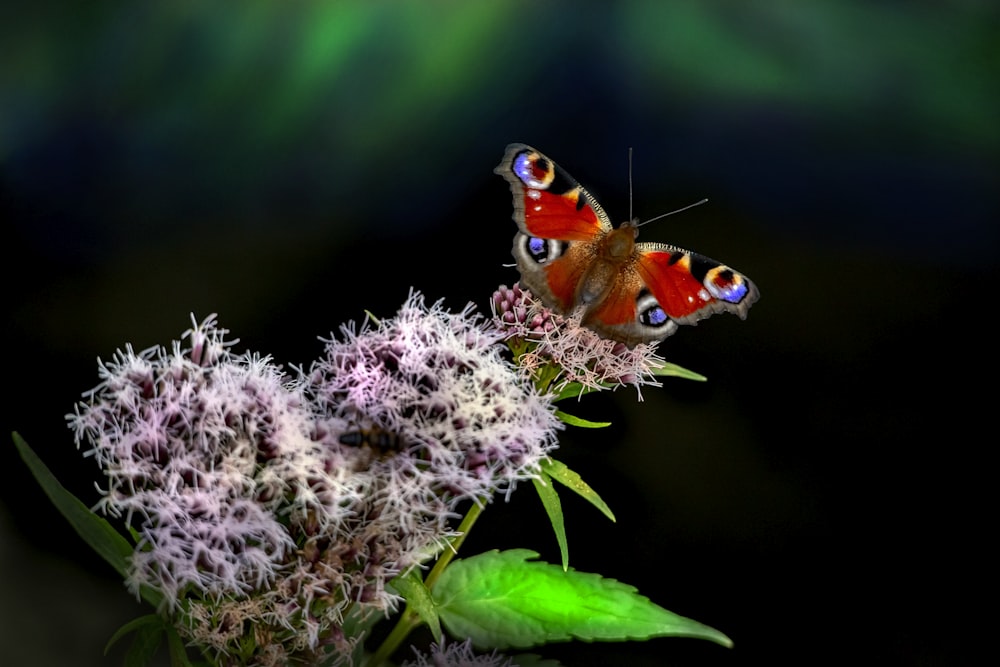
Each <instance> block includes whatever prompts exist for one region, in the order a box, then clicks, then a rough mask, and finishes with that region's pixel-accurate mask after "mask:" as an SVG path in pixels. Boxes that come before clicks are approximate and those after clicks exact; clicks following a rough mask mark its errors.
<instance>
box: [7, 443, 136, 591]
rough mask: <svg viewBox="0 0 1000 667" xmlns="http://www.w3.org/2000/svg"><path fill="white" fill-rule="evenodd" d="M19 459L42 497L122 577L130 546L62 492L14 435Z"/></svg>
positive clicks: (32, 453) (85, 507)
mask: <svg viewBox="0 0 1000 667" xmlns="http://www.w3.org/2000/svg"><path fill="white" fill-rule="evenodd" d="M12 436H13V438H14V444H15V445H16V446H17V450H18V452H20V454H21V458H22V459H23V460H24V462H25V463H26V464H27V466H28V468H29V469H30V470H31V474H33V475H34V476H35V479H36V480H38V483H39V485H41V487H42V489H43V490H44V491H45V494H46V495H47V496H48V497H49V500H51V501H52V504H53V505H55V506H56V509H58V510H59V512H60V513H61V514H62V515H63V516H64V517H66V520H67V521H69V522H70V525H72V526H73V528H74V530H76V532H77V533H78V534H79V535H80V537H82V538H83V540H84V541H85V542H86V543H87V544H89V545H90V548H92V549H93V550H94V551H96V552H97V553H98V554H99V555H100V556H101V558H103V559H104V560H106V561H107V562H108V563H110V564H111V567H113V568H115V571H117V572H118V574H120V575H121V576H123V577H124V576H125V566H126V563H127V560H128V558H129V557H130V556H131V555H132V546H131V545H130V544H129V543H128V540H126V539H125V538H124V537H122V536H121V535H120V534H119V533H118V531H116V530H115V529H114V527H113V526H112V525H111V524H110V523H108V522H107V521H106V520H105V519H103V518H101V517H99V516H97V515H96V514H94V513H93V512H92V511H90V508H88V507H87V506H86V505H84V504H83V503H82V502H80V500H79V499H78V498H77V497H76V496H74V495H73V494H72V493H70V492H69V491H67V490H66V487H64V486H63V485H62V484H60V483H59V480H57V479H56V478H55V475H53V474H52V471H51V470H49V469H48V467H47V466H46V465H45V464H44V463H42V460H41V459H40V458H38V456H37V455H36V454H35V452H34V451H32V449H31V447H30V446H29V445H28V443H27V442H25V441H24V439H23V438H21V436H20V435H19V434H18V433H16V432H15V433H13V434H12Z"/></svg>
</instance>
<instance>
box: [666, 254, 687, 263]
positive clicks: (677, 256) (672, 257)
mask: <svg viewBox="0 0 1000 667" xmlns="http://www.w3.org/2000/svg"><path fill="white" fill-rule="evenodd" d="M685 255H687V253H686V252H672V253H670V259H669V260H667V264H668V265H669V266H673V265H674V264H676V263H677V262H679V261H681V260H682V259H684V256H685Z"/></svg>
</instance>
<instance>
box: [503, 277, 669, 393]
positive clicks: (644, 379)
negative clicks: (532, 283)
mask: <svg viewBox="0 0 1000 667" xmlns="http://www.w3.org/2000/svg"><path fill="white" fill-rule="evenodd" d="M490 306H491V308H492V311H493V322H494V326H495V327H496V328H497V329H498V330H499V331H500V332H502V333H503V336H504V338H505V339H506V340H507V342H508V345H509V346H510V347H511V349H512V350H513V351H514V353H515V355H516V357H517V365H518V367H519V369H520V370H521V371H522V372H523V373H524V374H526V375H527V376H528V377H530V378H531V379H533V380H534V381H535V382H536V383H538V384H541V385H544V387H545V388H546V389H547V390H549V391H552V392H553V393H556V394H559V393H562V392H564V391H567V390H570V391H573V390H575V392H576V393H584V392H586V391H594V390H599V389H606V388H612V389H614V388H617V387H620V386H623V385H632V386H634V387H635V388H636V391H637V392H639V399H640V400H641V399H642V393H641V387H642V386H643V385H651V386H654V387H658V386H660V382H659V381H657V380H656V371H657V370H658V369H659V368H660V367H661V366H662V364H663V362H664V360H663V358H662V357H660V356H659V355H657V354H656V345H655V344H640V345H636V346H635V347H634V348H629V347H628V346H626V345H625V344H624V343H619V342H616V341H613V340H610V339H607V338H602V337H601V336H599V335H598V334H597V333H595V332H594V331H592V330H590V329H588V328H587V327H585V326H583V325H582V324H581V322H580V317H579V315H570V316H562V315H559V314H558V313H554V312H552V311H551V310H549V309H548V308H546V307H545V306H544V305H543V304H542V302H541V301H539V300H538V299H537V298H536V297H535V296H534V295H533V294H532V293H531V292H529V291H528V290H526V289H523V288H522V287H521V286H520V285H519V284H517V283H515V284H514V286H513V287H510V288H508V287H507V286H506V285H501V286H500V287H499V289H497V291H495V292H494V293H493V298H492V300H491V301H490Z"/></svg>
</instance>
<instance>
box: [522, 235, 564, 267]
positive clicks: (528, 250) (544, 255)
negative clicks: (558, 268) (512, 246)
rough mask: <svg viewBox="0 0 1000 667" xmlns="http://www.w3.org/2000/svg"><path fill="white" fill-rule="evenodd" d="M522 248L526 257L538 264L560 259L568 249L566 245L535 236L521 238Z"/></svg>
mask: <svg viewBox="0 0 1000 667" xmlns="http://www.w3.org/2000/svg"><path fill="white" fill-rule="evenodd" d="M520 243H521V247H522V251H523V253H524V254H525V255H527V256H528V257H529V258H531V259H532V260H533V261H534V262H535V263H537V264H545V263H547V262H551V261H553V260H556V259H559V257H561V256H562V254H563V252H564V251H565V249H566V244H565V243H563V242H562V241H557V240H555V239H540V238H537V237H535V236H527V235H523V236H521V240H520Z"/></svg>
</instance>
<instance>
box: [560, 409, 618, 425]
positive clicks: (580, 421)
mask: <svg viewBox="0 0 1000 667" xmlns="http://www.w3.org/2000/svg"><path fill="white" fill-rule="evenodd" d="M555 414H556V417H558V418H559V419H561V420H562V421H563V422H564V423H566V424H569V425H570V426H579V427H580V428H605V427H607V426H611V422H592V421H590V420H589V419H584V418H583V417H577V416H576V415H571V414H569V413H566V412H563V411H562V410H556V413H555Z"/></svg>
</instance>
